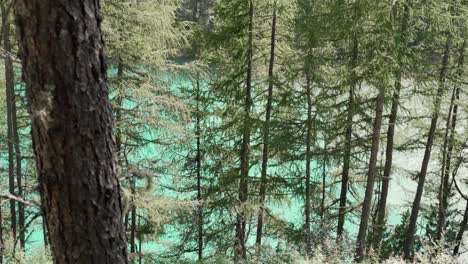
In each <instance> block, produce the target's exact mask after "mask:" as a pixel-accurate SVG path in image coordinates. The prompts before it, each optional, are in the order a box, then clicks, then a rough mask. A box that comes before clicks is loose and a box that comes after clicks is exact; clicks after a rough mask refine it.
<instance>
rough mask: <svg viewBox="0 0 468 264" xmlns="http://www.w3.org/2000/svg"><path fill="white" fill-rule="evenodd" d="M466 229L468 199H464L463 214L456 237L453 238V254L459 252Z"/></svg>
mask: <svg viewBox="0 0 468 264" xmlns="http://www.w3.org/2000/svg"><path fill="white" fill-rule="evenodd" d="M467 229H468V201H466V208H465V215H464V216H463V220H462V222H461V223H460V229H459V230H458V233H457V237H456V239H455V248H454V249H453V255H454V256H458V255H459V252H460V245H461V243H462V241H463V234H464V233H465V230H467Z"/></svg>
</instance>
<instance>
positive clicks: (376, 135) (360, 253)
mask: <svg viewBox="0 0 468 264" xmlns="http://www.w3.org/2000/svg"><path fill="white" fill-rule="evenodd" d="M384 99H385V89H384V88H383V87H380V88H379V95H378V96H377V100H376V101H377V106H376V111H375V120H374V128H373V132H372V146H371V155H370V159H369V171H368V173H367V185H366V193H365V196H364V203H363V205H362V213H361V223H360V225H359V232H358V237H357V241H356V244H357V245H356V255H355V260H356V261H358V262H359V261H362V260H363V259H364V256H365V249H366V236H367V227H368V224H369V217H370V213H371V205H372V196H373V193H374V183H375V174H376V171H377V158H378V154H379V141H380V130H381V127H382V113H383V105H384Z"/></svg>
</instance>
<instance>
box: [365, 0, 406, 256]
mask: <svg viewBox="0 0 468 264" xmlns="http://www.w3.org/2000/svg"><path fill="white" fill-rule="evenodd" d="M409 8H410V3H408V2H407V3H405V7H404V13H403V21H402V25H401V41H402V42H403V43H406V33H407V30H408V21H409V15H410V10H409ZM403 46H404V47H406V46H405V45H403ZM402 55H403V54H402V51H399V53H398V63H399V64H400V68H399V69H398V70H397V73H396V80H395V91H394V93H393V98H392V109H391V112H390V116H389V118H388V130H387V146H386V149H385V165H384V171H383V179H382V187H381V192H380V201H379V203H378V205H377V221H376V223H375V228H374V241H373V242H374V248H379V247H380V243H381V241H382V238H383V233H384V230H385V214H386V211H387V210H386V207H387V197H388V193H389V188H390V176H391V173H392V164H393V146H394V137H395V126H396V121H397V116H398V107H399V104H400V103H399V102H400V92H401V81H402V70H401V66H402V65H401V64H402Z"/></svg>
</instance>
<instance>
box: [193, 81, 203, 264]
mask: <svg viewBox="0 0 468 264" xmlns="http://www.w3.org/2000/svg"><path fill="white" fill-rule="evenodd" d="M196 100H197V106H196V107H197V109H196V111H197V112H196V119H197V120H196V131H195V136H196V137H197V201H198V219H197V226H198V260H200V261H201V260H202V259H203V222H204V221H203V196H202V185H201V159H202V156H201V155H202V154H201V127H200V119H201V117H200V116H201V109H200V79H199V76H197V98H196Z"/></svg>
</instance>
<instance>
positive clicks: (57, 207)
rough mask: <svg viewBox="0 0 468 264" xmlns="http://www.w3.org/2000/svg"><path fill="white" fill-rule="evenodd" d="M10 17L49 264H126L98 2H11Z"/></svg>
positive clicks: (87, 0)
mask: <svg viewBox="0 0 468 264" xmlns="http://www.w3.org/2000/svg"><path fill="white" fill-rule="evenodd" d="M15 11H16V24H17V37H18V42H19V48H20V56H21V61H22V64H23V73H24V77H25V80H26V84H27V85H26V88H27V89H26V93H27V97H28V102H29V111H30V113H31V121H32V138H33V146H34V152H35V156H36V163H37V167H38V174H39V189H40V193H41V201H42V205H43V207H44V214H45V216H46V221H47V229H48V232H49V237H50V244H51V249H52V253H53V257H54V259H55V263H60V264H62V263H64V264H68V263H76V264H85V263H86V264H90V263H95V264H98V263H99V264H103V263H112V264H115V263H128V260H127V243H126V238H125V230H124V226H123V224H122V204H121V201H120V192H119V188H120V187H119V182H118V177H117V176H118V175H117V173H118V168H117V156H116V152H115V143H114V141H113V139H112V125H113V120H112V109H111V103H110V100H109V98H108V88H107V78H106V69H107V67H106V64H105V59H104V52H103V40H102V33H101V29H100V24H101V16H100V14H99V1H93V0H82V1H74V0H63V1H58V0H17V1H16V2H15Z"/></svg>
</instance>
